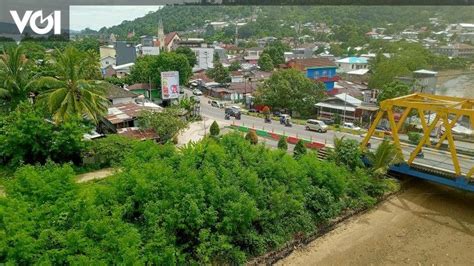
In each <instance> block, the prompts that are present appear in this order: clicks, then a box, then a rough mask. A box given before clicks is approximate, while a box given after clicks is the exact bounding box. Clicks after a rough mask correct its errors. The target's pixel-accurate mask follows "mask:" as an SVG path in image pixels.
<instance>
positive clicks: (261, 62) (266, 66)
mask: <svg viewBox="0 0 474 266" xmlns="http://www.w3.org/2000/svg"><path fill="white" fill-rule="evenodd" d="M258 66H259V67H260V69H261V70H263V71H272V70H273V67H274V66H273V61H272V58H271V57H270V56H269V55H268V54H265V53H264V54H263V55H262V56H261V57H260V58H259V59H258Z"/></svg>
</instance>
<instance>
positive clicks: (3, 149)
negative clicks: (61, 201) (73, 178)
mask: <svg viewBox="0 0 474 266" xmlns="http://www.w3.org/2000/svg"><path fill="white" fill-rule="evenodd" d="M45 117H46V116H45V113H44V112H43V111H42V110H41V109H40V108H36V107H34V106H32V105H31V104H29V103H22V104H20V105H18V106H17V108H16V109H15V110H14V111H12V112H10V113H9V114H8V115H7V116H6V117H1V118H0V162H1V161H3V162H4V163H8V164H10V165H12V166H18V165H20V164H22V163H30V164H35V163H40V164H43V163H45V162H46V160H48V158H49V159H52V160H54V161H55V162H60V163H61V162H69V161H72V162H74V163H79V162H80V159H81V156H80V155H81V150H82V149H83V148H84V145H85V144H84V141H83V135H84V133H85V132H87V127H86V126H84V125H83V124H82V123H81V122H79V121H69V122H64V123H61V124H59V125H57V124H54V123H52V122H51V121H48V120H47V119H45Z"/></svg>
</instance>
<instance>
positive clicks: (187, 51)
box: [175, 46, 197, 67]
mask: <svg viewBox="0 0 474 266" xmlns="http://www.w3.org/2000/svg"><path fill="white" fill-rule="evenodd" d="M175 52H176V53H177V54H183V55H185V56H186V58H187V59H188V63H189V65H190V66H191V67H193V66H194V65H196V63H197V59H196V54H195V53H194V52H193V50H191V48H189V47H185V46H180V47H178V48H176V50H175Z"/></svg>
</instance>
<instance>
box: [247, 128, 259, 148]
mask: <svg viewBox="0 0 474 266" xmlns="http://www.w3.org/2000/svg"><path fill="white" fill-rule="evenodd" d="M245 139H246V140H248V141H250V143H251V144H253V145H256V144H257V143H258V136H257V133H256V132H255V130H249V132H247V135H245Z"/></svg>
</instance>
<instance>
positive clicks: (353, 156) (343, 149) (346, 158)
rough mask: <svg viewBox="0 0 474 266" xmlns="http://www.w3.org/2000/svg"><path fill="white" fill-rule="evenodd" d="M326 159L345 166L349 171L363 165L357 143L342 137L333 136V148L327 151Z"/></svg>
mask: <svg viewBox="0 0 474 266" xmlns="http://www.w3.org/2000/svg"><path fill="white" fill-rule="evenodd" d="M328 159H329V160H331V161H333V162H335V163H336V164H337V165H340V166H346V167H347V168H348V169H350V170H351V171H354V170H355V169H357V168H362V167H363V166H364V163H363V162H362V151H361V150H360V148H359V143H358V142H357V141H356V140H353V139H346V138H344V137H341V138H337V137H336V138H334V150H332V151H331V152H330V153H329V155H328Z"/></svg>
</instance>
